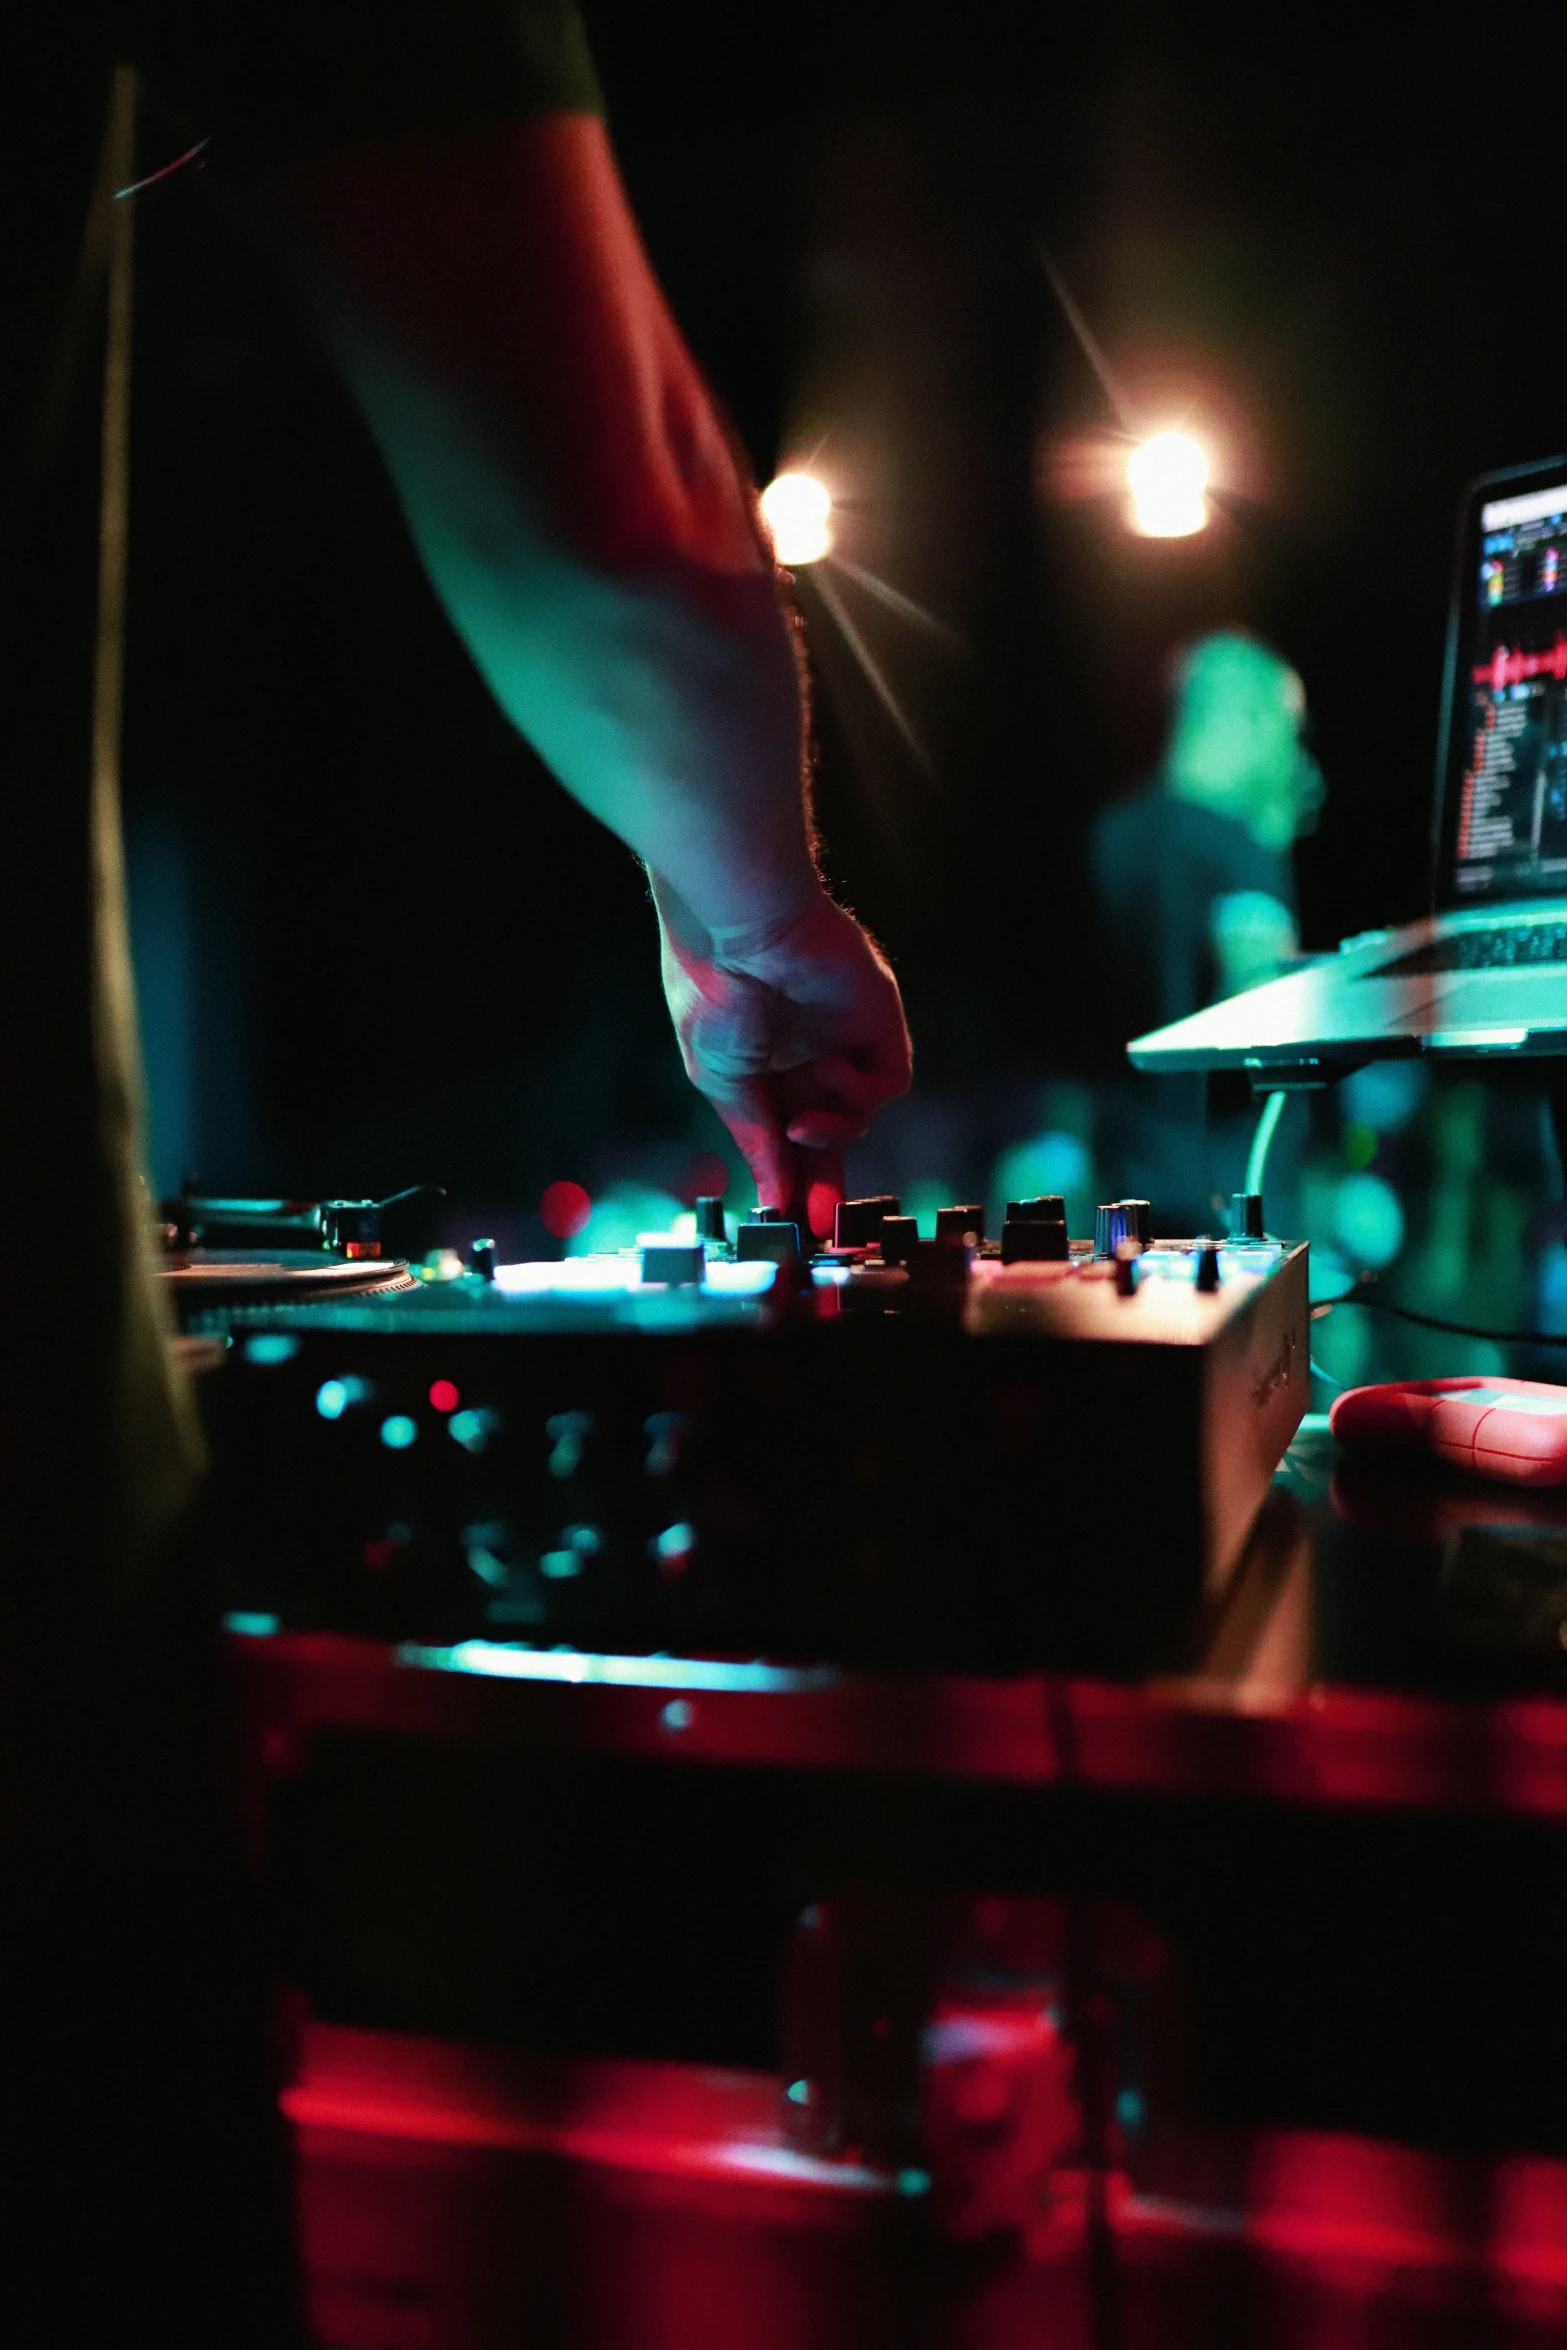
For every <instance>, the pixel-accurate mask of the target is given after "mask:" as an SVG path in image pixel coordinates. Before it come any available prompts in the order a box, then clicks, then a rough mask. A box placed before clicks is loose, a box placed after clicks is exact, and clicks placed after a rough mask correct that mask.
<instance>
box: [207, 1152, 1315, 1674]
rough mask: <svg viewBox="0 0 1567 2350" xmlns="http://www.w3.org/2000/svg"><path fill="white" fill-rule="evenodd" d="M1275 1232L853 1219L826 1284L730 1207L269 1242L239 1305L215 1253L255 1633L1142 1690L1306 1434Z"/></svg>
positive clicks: (793, 1246)
mask: <svg viewBox="0 0 1567 2350" xmlns="http://www.w3.org/2000/svg"><path fill="white" fill-rule="evenodd" d="M231 1204H232V1203H231ZM1259 1208H1260V1203H1252V1204H1251V1206H1250V1209H1249V1210H1248V1208H1247V1204H1246V1203H1244V1202H1242V1203H1240V1204H1239V1212H1238V1214H1237V1217H1236V1218H1235V1219H1234V1221H1235V1223H1236V1225H1237V1231H1236V1235H1235V1236H1234V1237H1232V1238H1231V1239H1229V1240H1226V1241H1222V1242H1212V1241H1202V1242H1199V1241H1181V1240H1158V1239H1155V1238H1153V1236H1152V1234H1151V1231H1150V1229H1149V1226H1150V1221H1151V1219H1150V1214H1149V1210H1148V1208H1147V1203H1146V1202H1116V1203H1112V1204H1111V1205H1110V1206H1109V1207H1107V1208H1104V1209H1101V1210H1100V1212H1099V1216H1098V1219H1097V1223H1098V1229H1097V1231H1096V1235H1095V1239H1094V1240H1093V1241H1092V1242H1090V1241H1088V1240H1086V1239H1083V1240H1070V1239H1069V1238H1068V1234H1067V1229H1066V1223H1065V1217H1064V1211H1063V1210H1062V1207H1061V1203H1060V1201H1059V1200H1048V1199H1047V1200H1037V1201H1019V1202H1013V1203H1011V1204H1010V1206H1009V1209H1008V1213H1007V1217H1006V1220H1005V1223H1004V1226H1003V1229H1002V1232H1001V1235H1000V1237H999V1240H997V1241H991V1240H988V1239H987V1238H986V1235H985V1228H984V1227H985V1220H984V1215H983V1211H982V1210H980V1209H979V1208H975V1207H967V1206H957V1207H954V1208H951V1209H944V1210H942V1211H941V1213H940V1215H939V1217H938V1219H937V1231H936V1236H935V1238H934V1239H925V1240H922V1239H920V1238H919V1237H918V1234H917V1231H916V1227H915V1224H914V1220H913V1219H912V1218H910V1217H904V1216H902V1215H901V1214H900V1213H899V1212H898V1211H899V1203H898V1201H897V1200H896V1199H890V1198H884V1199H876V1200H866V1201H850V1202H846V1203H844V1205H843V1206H842V1207H841V1208H840V1209H839V1211H838V1221H837V1227H836V1231H835V1237H834V1244H833V1245H832V1246H831V1247H829V1248H824V1249H821V1250H818V1251H816V1252H815V1253H814V1254H811V1253H809V1252H808V1250H807V1249H803V1248H802V1245H801V1233H800V1229H799V1228H798V1227H797V1226H795V1225H793V1224H791V1223H788V1222H787V1221H785V1220H784V1219H782V1218H781V1217H779V1216H777V1215H768V1214H760V1215H753V1216H752V1217H751V1218H750V1219H749V1220H747V1221H744V1222H741V1223H740V1224H738V1226H736V1225H734V1224H732V1223H730V1222H728V1221H726V1219H725V1217H724V1214H723V1209H722V1205H721V1203H720V1202H718V1201H704V1202H699V1203H698V1210H697V1215H696V1218H695V1220H694V1221H695V1230H693V1231H689V1232H682V1233H670V1234H659V1235H647V1236H645V1237H644V1239H643V1241H642V1242H641V1244H640V1245H639V1246H638V1247H637V1248H635V1249H628V1250H624V1251H621V1252H619V1253H617V1254H613V1255H607V1256H582V1257H573V1258H567V1259H565V1260H564V1261H558V1262H549V1263H540V1264H521V1265H509V1266H508V1265H500V1266H497V1265H496V1264H495V1262H494V1251H493V1249H492V1248H491V1247H490V1246H489V1245H488V1244H486V1243H476V1244H475V1245H474V1248H473V1249H472V1250H471V1251H470V1257H469V1261H468V1262H466V1263H464V1262H463V1261H462V1260H461V1259H459V1258H458V1257H457V1256H455V1255H454V1254H452V1253H450V1252H446V1253H444V1254H441V1255H438V1256H437V1257H436V1258H433V1259H431V1260H429V1261H427V1263H426V1264H425V1265H424V1266H423V1267H422V1268H419V1269H417V1270H413V1271H411V1270H409V1269H408V1268H407V1267H406V1266H403V1265H399V1264H397V1263H394V1262H388V1261H386V1260H380V1259H377V1258H375V1257H374V1256H373V1255H367V1254H366V1253H365V1252H366V1251H367V1250H368V1249H370V1248H372V1247H373V1245H374V1244H373V1243H370V1242H365V1241H363V1240H361V1241H360V1242H359V1243H358V1244H357V1245H358V1247H359V1249H360V1255H359V1256H358V1258H357V1259H356V1260H348V1259H346V1258H342V1257H337V1258H334V1257H333V1256H332V1254H331V1251H330V1248H327V1249H324V1250H323V1251H321V1252H318V1253H317V1254H316V1255H315V1256H314V1257H312V1256H311V1254H310V1252H309V1251H308V1250H306V1251H300V1250H297V1249H289V1250H284V1251H281V1252H275V1255H274V1257H273V1258H272V1259H270V1260H269V1259H268V1257H267V1256H266V1253H265V1251H264V1250H263V1249H261V1248H260V1247H258V1245H257V1244H256V1242H255V1240H254V1239H252V1242H251V1246H250V1250H249V1254H248V1255H247V1254H246V1253H245V1252H244V1251H243V1250H230V1251H227V1252H219V1254H220V1255H221V1257H222V1264H226V1266H227V1268H228V1270H229V1273H230V1275H231V1276H232V1279H231V1281H230V1283H229V1284H228V1285H227V1286H225V1284H224V1282H223V1280H222V1277H221V1276H222V1264H220V1263H219V1261H218V1260H217V1258H216V1257H211V1256H203V1252H202V1251H201V1250H200V1249H199V1248H198V1249H194V1250H192V1249H190V1248H188V1247H185V1248H183V1249H182V1252H181V1254H180V1256H179V1257H178V1258H177V1259H176V1260H175V1271H174V1274H173V1278H174V1280H175V1281H176V1283H177V1284H179V1285H180V1286H181V1300H180V1302H181V1310H182V1314H183V1318H184V1320H185V1322H186V1325H187V1328H188V1329H189V1330H191V1331H192V1332H193V1333H196V1334H205V1335H206V1336H207V1337H208V1338H209V1339H211V1338H217V1339H219V1340H220V1341H222V1342H223V1343H224V1351H225V1354H226V1357H227V1362H226V1369H225V1374H224V1376H223V1378H222V1379H221V1380H219V1381H217V1382H215V1383H214V1388H213V1401H212V1406H211V1415H210V1416H211V1419H212V1423H213V1434H214V1442H215V1447H216V1450H217V1454H218V1458H219V1461H220V1465H221V1468H222V1472H223V1474H222V1477H221V1480H220V1484H221V1489H222V1491H223V1493H224V1494H225V1495H226V1497H227V1503H228V1508H229V1512H230V1522H231V1527H232V1543H233V1549H234V1553H235V1556H236V1560H237V1573H238V1577H239V1583H238V1589H237V1595H236V1605H237V1606H239V1607H240V1608H242V1609H243V1610H246V1611H250V1612H251V1613H253V1614H255V1615H257V1616H260V1617H264V1618H266V1619H271V1620H275V1621H277V1622H278V1623H280V1624H282V1625H285V1626H288V1627H293V1628H308V1627H330V1628H333V1629H338V1630H344V1631H357V1632H361V1633H365V1634H371V1635H374V1636H377V1637H380V1638H383V1639H389V1640H394V1641H397V1640H405V1641H427V1642H428V1641H434V1642H445V1643H452V1642H460V1641H463V1640H467V1639H478V1640H488V1641H508V1642H524V1643H529V1644H533V1645H536V1646H545V1647H549V1646H555V1645H563V1646H571V1647H574V1648H592V1649H598V1650H620V1651H632V1652H637V1651H640V1652H653V1653H658V1652H661V1651H666V1650H667V1651H674V1652H679V1653H683V1654H691V1653H693V1652H707V1653H716V1654H722V1655H736V1654H738V1655H745V1656H756V1655H765V1656H771V1657H781V1658H832V1659H835V1660H843V1661H850V1662H862V1663H880V1664H892V1665H908V1666H922V1667H931V1666H943V1667H946V1668H948V1669H952V1668H956V1667H969V1668H973V1669H979V1670H995V1669H1008V1668H1017V1667H1021V1666H1024V1665H1028V1664H1038V1663H1041V1662H1046V1663H1050V1662H1061V1663H1082V1664H1093V1665H1097V1666H1100V1667H1102V1668H1107V1669H1119V1670H1139V1669H1146V1667H1147V1666H1148V1664H1149V1663H1150V1662H1152V1661H1155V1660H1158V1659H1161V1658H1165V1657H1168V1656H1170V1655H1171V1654H1172V1653H1173V1652H1174V1651H1175V1650H1177V1649H1178V1647H1179V1644H1180V1642H1181V1640H1182V1638H1183V1636H1184V1635H1185V1633H1186V1631H1187V1630H1188V1628H1190V1627H1192V1626H1193V1625H1194V1624H1195V1623H1196V1622H1197V1621H1199V1620H1200V1617H1201V1613H1202V1607H1203V1603H1204V1601H1205V1599H1211V1598H1212V1597H1214V1596H1215V1595H1217V1593H1218V1592H1219V1590H1220V1589H1221V1588H1222V1586H1223V1583H1224V1581H1225V1578H1226V1576H1227V1574H1228V1571H1229V1569H1230V1567H1231V1566H1232V1564H1233V1562H1234V1560H1235V1558H1236V1556H1237V1554H1238V1552H1239V1550H1240V1548H1241V1545H1242V1543H1243V1541H1244V1538H1245V1536H1246V1533H1247V1531H1248V1528H1249V1526H1250V1524H1251V1521H1252V1519H1253V1517H1254V1515H1255V1512H1256V1509H1257V1507H1258V1505H1259V1503H1260V1501H1261V1499H1262V1496H1263V1494H1264V1492H1265V1490H1266V1487H1267V1483H1268V1479H1269V1477H1270V1475H1271V1473H1272V1471H1273V1469H1274V1467H1275V1465H1276V1464H1277V1462H1278V1460H1279V1458H1280V1457H1281V1455H1282V1453H1283V1451H1284V1448H1285V1446H1286V1445H1287V1443H1288V1442H1289V1439H1290V1437H1291V1436H1292V1434H1293V1433H1294V1430H1295V1428H1296V1426H1297V1425H1298V1423H1299V1421H1300V1418H1301V1416H1302V1413H1303V1412H1304V1410H1305V1408H1306V1396H1307V1340H1306V1332H1307V1287H1306V1251H1305V1249H1304V1247H1293V1248H1291V1247H1285V1246H1283V1245H1281V1244H1280V1243H1278V1242H1276V1241H1273V1240H1270V1239H1268V1238H1266V1237H1265V1236H1263V1234H1262V1233H1261V1230H1260V1222H1261V1219H1260V1214H1259V1213H1258V1209H1259ZM331 1221H332V1220H331V1218H330V1217H328V1218H327V1222H328V1225H329V1226H330V1224H331ZM342 1222H343V1219H342V1218H341V1216H339V1217H338V1218H337V1228H338V1229H341V1227H342ZM362 1223H363V1220H361V1225H362ZM1248 1224H1250V1225H1251V1226H1252V1227H1254V1229H1250V1230H1248V1229H1247V1226H1248ZM198 1236H199V1235H198ZM225 1236H226V1237H228V1238H231V1239H232V1238H234V1237H235V1234H234V1233H233V1232H232V1231H231V1230H230V1231H227V1232H226V1234H225ZM188 1237H189V1235H188V1234H181V1236H180V1238H181V1241H182V1242H184V1241H186V1240H188ZM288 1237H289V1238H290V1239H293V1238H296V1237H297V1234H296V1233H294V1232H290V1233H289V1235H288ZM285 1257H286V1258H288V1259H289V1260H290V1262H288V1263H285V1262H284V1261H283V1259H284V1258H285ZM350 1263H352V1275H353V1276H356V1277H357V1281H358V1284H359V1286H358V1287H356V1288H355V1289H352V1290H349V1289H345V1287H344V1286H343V1284H344V1283H345V1282H346V1281H348V1280H349V1279H350V1278H351V1276H350ZM333 1264H336V1265H337V1266H338V1267H339V1268H340V1269H339V1271H338V1272H337V1273H336V1274H335V1275H332V1276H329V1279H335V1280H336V1282H337V1286H336V1287H335V1288H333V1287H331V1286H326V1285H323V1283H322V1281H321V1280H320V1278H319V1275H320V1273H321V1272H322V1270H323V1269H324V1268H326V1267H328V1266H330V1265H333ZM204 1265H205V1266H206V1267H207V1272H206V1275H205V1276H204V1274H203V1266H204ZM274 1265H275V1269H276V1273H277V1276H278V1278H277V1279H275V1280H269V1273H270V1271H271V1270H272V1268H273V1266H274ZM295 1276H297V1279H296V1278H295ZM204 1278H205V1280H206V1283H207V1285H206V1286H205V1287H204V1286H203V1281H204Z"/></svg>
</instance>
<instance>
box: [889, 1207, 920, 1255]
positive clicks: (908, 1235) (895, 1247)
mask: <svg viewBox="0 0 1567 2350" xmlns="http://www.w3.org/2000/svg"><path fill="white" fill-rule="evenodd" d="M919 1236H920V1228H919V1225H918V1224H917V1223H916V1221H915V1219H914V1218H913V1217H912V1216H884V1217H883V1218H882V1226H881V1258H882V1263H883V1264H884V1265H906V1264H907V1263H908V1259H909V1251H910V1249H911V1248H912V1247H913V1246H914V1244H915V1242H916V1241H917V1240H918V1239H919Z"/></svg>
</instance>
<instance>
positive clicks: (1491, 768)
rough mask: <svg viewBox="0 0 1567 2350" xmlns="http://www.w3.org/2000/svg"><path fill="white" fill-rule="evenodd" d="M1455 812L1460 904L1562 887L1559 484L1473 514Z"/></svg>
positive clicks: (1565, 685) (1566, 534)
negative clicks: (1465, 720) (1462, 750)
mask: <svg viewBox="0 0 1567 2350" xmlns="http://www.w3.org/2000/svg"><path fill="white" fill-rule="evenodd" d="M1480 521H1481V537H1480V560H1479V570H1478V576H1477V578H1476V579H1475V581H1474V588H1473V592H1474V597H1475V608H1474V626H1473V633H1472V635H1471V637H1470V644H1471V647H1472V651H1471V656H1470V671H1469V716H1470V725H1469V743H1468V755H1467V757H1466V759H1465V764H1464V773H1463V780H1462V783H1461V786H1460V796H1459V803H1458V829H1457V838H1456V842H1455V849H1456V880H1457V884H1458V887H1459V889H1460V890H1461V891H1463V892H1464V893H1465V894H1470V895H1480V894H1483V895H1485V896H1505V895H1515V894H1516V895H1526V894H1531V893H1533V892H1536V891H1540V890H1552V891H1555V890H1560V889H1562V888H1563V887H1564V886H1567V481H1564V482H1559V483H1557V484H1555V485H1554V486H1553V487H1552V488H1550V489H1544V490H1533V491H1530V492H1529V493H1528V494H1527V495H1525V496H1521V497H1515V498H1497V499H1494V500H1492V501H1491V503H1490V504H1488V505H1486V506H1484V507H1482V509H1481V515H1480Z"/></svg>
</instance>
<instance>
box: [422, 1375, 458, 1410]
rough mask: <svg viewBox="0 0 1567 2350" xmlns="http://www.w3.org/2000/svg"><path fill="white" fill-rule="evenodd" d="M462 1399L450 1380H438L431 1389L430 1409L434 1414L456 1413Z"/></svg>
mask: <svg viewBox="0 0 1567 2350" xmlns="http://www.w3.org/2000/svg"><path fill="white" fill-rule="evenodd" d="M461 1401H462V1397H461V1396H460V1395H459V1394H458V1392H457V1390H456V1388H455V1387H454V1386H453V1385H452V1383H451V1381H450V1380H449V1379H437V1380H435V1381H433V1383H432V1384H431V1388H430V1409H431V1410H432V1411H434V1412H454V1411H456V1409H457V1406H458V1405H459V1404H460V1403H461Z"/></svg>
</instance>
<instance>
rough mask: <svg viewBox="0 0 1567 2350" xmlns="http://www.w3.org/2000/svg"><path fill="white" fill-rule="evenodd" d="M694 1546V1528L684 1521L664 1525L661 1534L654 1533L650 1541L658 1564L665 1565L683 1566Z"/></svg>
mask: <svg viewBox="0 0 1567 2350" xmlns="http://www.w3.org/2000/svg"><path fill="white" fill-rule="evenodd" d="M695 1548H696V1528H695V1527H694V1526H687V1525H685V1524H684V1523H682V1524H681V1525H678V1526H666V1527H665V1528H664V1531H663V1533H662V1534H655V1535H654V1537H653V1541H652V1551H653V1555H654V1557H655V1558H656V1559H657V1560H658V1561H659V1563H660V1565H662V1566H666V1567H675V1566H684V1565H685V1562H686V1560H687V1559H688V1558H689V1557H690V1556H691V1553H692V1552H693V1551H694V1550H695Z"/></svg>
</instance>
